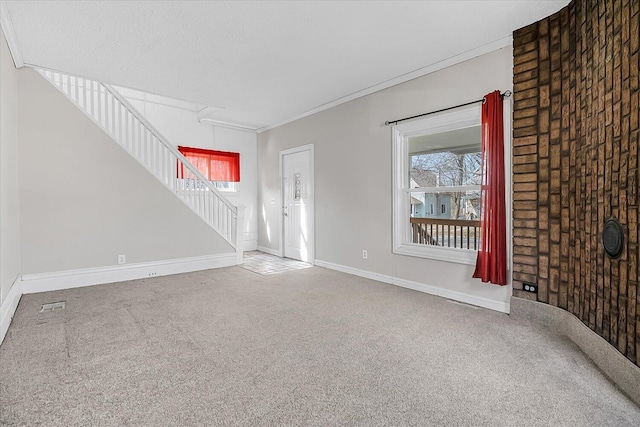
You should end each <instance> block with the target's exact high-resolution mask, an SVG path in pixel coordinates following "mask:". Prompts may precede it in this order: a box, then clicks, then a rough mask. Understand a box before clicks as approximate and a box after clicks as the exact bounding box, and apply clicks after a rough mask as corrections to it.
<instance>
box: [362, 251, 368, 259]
mask: <svg viewBox="0 0 640 427" xmlns="http://www.w3.org/2000/svg"><path fill="white" fill-rule="evenodd" d="M367 256H368V255H367V250H366V249H365V250H363V251H362V259H367Z"/></svg>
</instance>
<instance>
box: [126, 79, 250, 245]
mask: <svg viewBox="0 0 640 427" xmlns="http://www.w3.org/2000/svg"><path fill="white" fill-rule="evenodd" d="M118 90H120V92H121V93H122V94H123V95H124V96H126V97H127V98H128V100H129V102H131V104H132V105H133V106H134V107H135V108H136V109H137V110H138V111H140V112H141V113H142V114H143V115H144V116H145V117H146V118H147V120H149V121H150V122H151V124H153V126H155V127H156V128H157V129H158V131H160V133H161V134H162V135H163V136H164V137H165V138H167V140H168V141H169V142H170V143H172V144H174V145H175V146H178V145H184V146H189V147H198V148H207V149H213V150H220V151H232V152H236V153H240V184H239V191H237V192H234V193H231V192H225V193H224V194H225V196H227V197H228V199H229V200H230V201H231V203H233V204H235V205H239V204H241V205H245V206H246V211H245V225H244V227H245V230H244V231H245V233H244V250H255V249H256V247H257V244H258V217H257V213H256V206H257V200H258V149H257V136H256V134H255V133H254V132H250V131H242V130H236V129H229V128H224V127H219V126H212V125H208V124H201V123H199V122H198V114H197V110H196V109H195V108H194V109H193V110H190V109H187V107H188V104H189V103H184V102H175V106H172V105H165V104H161V103H157V102H149V101H144V100H141V98H142V97H141V96H140V94H141V92H139V91H131V90H127V89H122V88H118ZM155 98H158V97H155ZM165 101H166V102H171V100H168V99H166V98H165Z"/></svg>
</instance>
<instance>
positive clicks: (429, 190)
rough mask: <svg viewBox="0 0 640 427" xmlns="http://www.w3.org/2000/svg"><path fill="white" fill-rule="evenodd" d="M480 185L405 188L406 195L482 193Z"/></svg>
mask: <svg viewBox="0 0 640 427" xmlns="http://www.w3.org/2000/svg"><path fill="white" fill-rule="evenodd" d="M480 190H481V186H480V185H452V186H451V187H446V186H442V187H415V188H405V189H404V190H403V191H404V192H405V193H452V192H454V191H480Z"/></svg>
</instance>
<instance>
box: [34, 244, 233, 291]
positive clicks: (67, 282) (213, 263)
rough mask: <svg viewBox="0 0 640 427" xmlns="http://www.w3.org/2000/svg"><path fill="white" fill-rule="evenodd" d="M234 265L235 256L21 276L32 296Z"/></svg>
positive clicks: (194, 258) (221, 255)
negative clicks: (40, 293) (33, 294)
mask: <svg viewBox="0 0 640 427" xmlns="http://www.w3.org/2000/svg"><path fill="white" fill-rule="evenodd" d="M232 265H236V254H235V252H231V253H224V254H215V255H203V256H196V257H190V258H177V259H169V260H163V261H150V262H140V263H136V264H127V265H113V266H108V267H96V268H83V269H79V270H67V271H58V272H53V273H39V274H24V275H22V292H23V293H25V294H32V293H36V292H47V291H57V290H61V289H72V288H79V287H83V286H92V285H101V284H105V283H114V282H123V281H127V280H135V279H143V278H148V277H158V276H168V275H170V274H178V273H189V272H192V271H200V270H209V269H212V268H221V267H230V266H232Z"/></svg>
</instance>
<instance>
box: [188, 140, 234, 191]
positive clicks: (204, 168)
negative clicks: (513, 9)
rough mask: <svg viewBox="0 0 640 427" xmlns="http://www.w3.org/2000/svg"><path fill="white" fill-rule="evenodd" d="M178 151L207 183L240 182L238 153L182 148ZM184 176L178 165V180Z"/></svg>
mask: <svg viewBox="0 0 640 427" xmlns="http://www.w3.org/2000/svg"><path fill="white" fill-rule="evenodd" d="M178 150H179V151H180V152H181V153H182V155H183V156H185V157H186V158H187V160H189V161H190V162H191V163H192V164H193V165H194V166H195V167H196V168H197V169H198V171H199V172H200V173H201V174H202V175H204V176H205V178H207V179H208V180H209V181H227V182H240V153H231V152H227V151H215V150H207V149H204V148H194V147H182V146H179V147H178ZM188 175H189V174H188V173H187V176H188ZM184 176H185V173H184V167H183V166H182V165H179V166H178V178H184Z"/></svg>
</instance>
